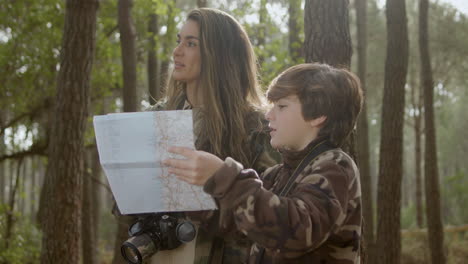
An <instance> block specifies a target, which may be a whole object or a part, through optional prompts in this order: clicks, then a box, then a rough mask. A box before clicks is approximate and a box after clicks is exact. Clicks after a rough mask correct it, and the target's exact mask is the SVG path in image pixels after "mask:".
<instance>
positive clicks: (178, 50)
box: [172, 44, 183, 57]
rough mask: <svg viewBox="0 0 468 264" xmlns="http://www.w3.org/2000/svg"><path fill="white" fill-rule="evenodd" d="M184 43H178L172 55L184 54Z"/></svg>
mask: <svg viewBox="0 0 468 264" xmlns="http://www.w3.org/2000/svg"><path fill="white" fill-rule="evenodd" d="M181 46H182V45H181V44H177V46H176V47H175V48H174V50H173V51H172V55H173V56H174V57H175V56H181V55H182V54H183V51H182V47H181Z"/></svg>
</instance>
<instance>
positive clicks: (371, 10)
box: [0, 0, 468, 264]
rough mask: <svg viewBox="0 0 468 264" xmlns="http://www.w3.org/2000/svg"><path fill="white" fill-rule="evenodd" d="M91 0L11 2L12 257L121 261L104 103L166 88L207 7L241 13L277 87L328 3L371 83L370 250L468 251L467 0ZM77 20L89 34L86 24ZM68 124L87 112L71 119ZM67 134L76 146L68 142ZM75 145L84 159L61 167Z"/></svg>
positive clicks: (361, 151) (6, 235) (0, 202)
mask: <svg viewBox="0 0 468 264" xmlns="http://www.w3.org/2000/svg"><path fill="white" fill-rule="evenodd" d="M80 2H81V3H78V2H77V1H71V0H68V1H59V0H36V1H30V0H28V1H13V0H5V1H3V2H2V4H1V6H2V7H1V8H0V69H1V70H0V95H1V96H0V263H11V264H16V263H47V262H46V261H45V259H47V258H46V257H44V255H47V254H51V252H52V251H56V252H57V254H60V255H61V256H62V261H60V262H57V263H91V264H94V263H123V262H122V260H121V258H120V252H118V251H117V250H116V249H117V248H118V246H120V243H122V240H121V238H122V235H121V234H120V240H119V239H117V237H119V235H118V233H119V232H118V231H119V226H118V224H117V221H116V219H115V217H114V216H113V215H112V213H111V210H112V206H113V201H112V193H111V192H110V189H109V187H108V184H107V182H106V178H105V176H104V175H103V174H102V171H101V169H100V165H99V158H98V156H97V152H96V147H95V142H94V132H93V127H92V117H93V116H94V115H99V114H105V113H111V112H123V111H142V110H144V109H145V108H146V107H147V106H149V105H150V104H154V102H155V100H157V99H159V98H161V95H162V87H163V84H164V81H165V76H166V73H167V71H168V68H169V67H171V54H172V49H173V48H174V47H175V45H176V34H177V32H178V29H179V28H180V26H181V24H182V23H183V22H184V20H185V15H186V14H187V12H188V11H189V10H191V9H193V8H196V7H197V6H208V7H213V8H219V9H221V10H224V11H226V12H228V13H230V14H231V15H233V16H234V17H235V18H236V19H238V20H239V21H240V22H241V23H242V24H243V25H244V27H245V28H246V30H247V32H248V34H249V36H250V38H251V42H252V43H253V45H254V46H255V51H256V54H257V56H258V58H259V64H260V66H261V74H260V75H261V80H262V86H263V88H266V86H267V85H268V83H269V82H270V81H271V79H272V78H273V77H274V76H276V75H277V74H278V73H279V72H281V71H282V70H284V69H286V68H287V67H289V66H291V65H293V64H296V63H300V62H304V61H312V60H314V59H315V58H314V56H313V52H311V51H310V49H311V48H314V46H313V45H311V44H310V43H311V42H310V41H309V40H308V36H310V35H308V33H307V30H305V29H304V28H306V29H307V27H309V28H310V25H312V24H313V23H318V21H319V20H320V19H322V20H320V21H322V22H323V21H325V24H326V23H330V24H331V23H332V22H330V21H328V22H327V20H326V19H327V17H326V16H325V18H323V17H321V18H320V17H318V18H317V17H314V16H313V15H314V12H315V11H310V10H311V9H310V8H311V7H312V8H313V7H314V6H315V7H317V6H318V5H323V6H324V8H329V9H328V10H339V8H338V7H339V6H344V7H345V9H346V11H345V12H344V13H341V17H338V18H336V19H337V20H340V21H342V22H343V23H344V25H345V26H346V27H347V28H348V29H349V31H348V32H347V33H348V34H349V36H345V37H348V38H349V39H350V40H351V42H350V43H349V45H350V47H351V48H352V51H353V56H352V57H351V63H350V68H351V70H352V71H354V72H356V73H358V74H359V76H360V77H361V79H362V80H363V84H364V85H365V89H366V111H365V112H364V113H363V115H362V116H361V120H360V122H359V125H358V128H357V133H356V142H357V144H356V147H355V148H356V151H357V153H358V161H359V166H360V168H361V172H362V174H363V175H362V177H363V178H362V182H363V198H364V213H365V219H366V228H365V230H366V231H365V237H366V241H367V248H368V252H369V255H370V256H369V261H370V262H369V263H408V264H409V263H431V262H432V263H434V264H436V263H437V264H438V263H441V264H443V263H452V264H455V263H467V262H468V210H467V204H468V162H466V160H467V157H468V139H467V132H466V131H468V122H467V121H466V119H465V118H466V117H465V114H464V113H467V112H468V104H467V103H466V102H467V101H468V89H467V87H468V78H467V77H466V76H467V75H466V73H467V72H468V59H467V58H468V17H467V16H468V15H467V14H466V13H462V12H461V11H459V10H457V9H456V8H455V7H453V6H451V5H450V4H447V3H446V2H442V1H427V0H426V1H424V0H408V1H404V0H394V1H391V0H389V4H390V5H388V4H387V8H386V3H385V1H376V0H352V1H350V2H348V1H345V0H342V1H340V0H322V1H320V0H315V1H312V0H310V1H301V0H268V1H267V0H257V1H243V0H236V1H216V2H215V1H186V0H177V1H176V0H166V1H162V0H134V1H131V0H120V1H112V0H100V1H99V7H98V5H97V1H96V0H87V1H80ZM132 3H133V5H132ZM398 4H399V6H398ZM425 4H426V5H427V4H429V5H428V9H426V11H424V8H426V7H427V6H426V7H425ZM334 5H336V6H334ZM391 5H393V6H391ZM315 10H318V9H317V8H316V9H315ZM427 10H428V13H427ZM73 12H75V14H73ZM424 12H426V13H424ZM330 13H331V14H332V15H333V11H332V12H330ZM327 14H328V13H327ZM343 14H344V15H346V16H348V15H349V18H348V17H343ZM422 14H426V15H427V17H426V19H424V16H423V15H422ZM315 15H317V14H315ZM304 19H305V20H304ZM323 19H325V20H323ZM328 19H330V17H328ZM392 19H393V20H392ZM405 19H407V22H406V20H405ZM304 21H308V23H309V24H310V25H309V24H307V23H306V24H304ZM389 21H393V22H392V23H389ZM424 21H426V22H427V27H426V29H428V34H426V35H425V34H423V32H424V28H425V27H424V23H425V22H424ZM77 25H83V26H86V30H88V31H87V34H88V35H79V34H73V32H74V31H73V30H75V32H78V31H76V26H77ZM342 25H343V24H342ZM74 26H75V28H74ZM395 27H400V28H399V29H400V30H398V29H396V28H395ZM398 32H399V34H400V35H398V34H395V35H392V34H394V33H398ZM309 34H310V33H309ZM318 34H319V35H320V34H322V35H323V36H326V35H327V34H328V32H327V31H323V32H319V33H318ZM330 34H331V32H330ZM93 35H95V38H93V37H92V36H93ZM80 36H81V37H80ZM89 36H91V37H89ZM406 38H407V40H408V41H406ZM307 43H309V44H307ZM405 43H406V44H408V45H407V46H405ZM80 45H81V46H80ZM399 45H402V46H399ZM343 46H345V44H343ZM80 47H85V48H83V49H81V48H80ZM424 47H426V48H424ZM308 49H309V51H308ZM62 52H63V53H62ZM316 52H320V49H316ZM311 53H312V55H310V54H311ZM93 54H94V56H93ZM429 54H430V56H429ZM349 55H350V54H349ZM429 58H430V60H429ZM324 61H327V60H324ZM75 62H76V63H75ZM427 63H429V64H427ZM91 64H92V65H91ZM345 64H346V63H345ZM392 65H393V66H392ZM428 65H429V68H428ZM91 66H92V67H91ZM430 66H431V67H430ZM73 67H75V68H76V67H78V68H79V69H80V70H79V71H75V73H77V72H78V73H79V74H75V75H73V70H70V69H73ZM392 67H393V69H394V73H392V72H391V69H392ZM398 71H399V73H398ZM392 74H393V75H392ZM398 74H400V75H398ZM392 76H393V77H392ZM395 76H396V77H395ZM392 80H396V82H392ZM399 83H400V84H399ZM67 85H68V86H70V87H72V86H76V87H75V88H77V89H75V90H72V89H71V90H68V91H69V92H67V90H66V89H62V88H64V87H67ZM392 87H394V89H393V90H392ZM397 88H398V89H397ZM60 91H62V92H60ZM71 91H75V92H71ZM83 91H84V92H83ZM386 91H387V92H386ZM392 91H393V92H392ZM397 91H400V92H399V93H398V94H397ZM432 95H433V97H432V98H431V96H432ZM77 105H81V106H85V108H86V111H78V110H77V109H79V108H73V107H74V106H77ZM68 106H70V108H67V107H68ZM61 107H62V108H61ZM61 109H62V110H63V109H68V110H67V111H70V112H69V113H71V114H68V113H67V112H66V111H65V110H64V111H61ZM386 113H388V114H386ZM392 113H394V115H392ZM431 116H432V118H433V119H431ZM54 120H55V121H54ZM68 123H72V125H73V124H74V125H75V126H65V127H61V125H64V124H68ZM393 129H396V130H399V131H397V132H396V133H395V132H392V131H393ZM61 131H62V132H61ZM81 132H82V133H81ZM80 133H81V134H80ZM67 140H68V141H73V142H74V145H67V147H66V149H68V151H66V150H63V151H62V152H60V151H58V149H60V148H61V147H63V148H65V147H64V145H63V144H62V143H61V142H67ZM54 142H55V143H54ZM393 147H396V148H393ZM75 150H76V151H75ZM77 157H78V158H77ZM80 157H82V158H80ZM66 159H69V160H72V162H71V163H70V164H74V165H73V166H77V167H73V166H69V167H67V166H65V167H64V166H62V167H60V166H58V165H57V166H58V167H57V166H54V165H55V164H61V163H60V162H57V160H66ZM81 163H83V164H84V169H83V170H81V169H79V168H81V167H80V164H81ZM74 168H78V169H74ZM67 169H68V170H67ZM71 169H73V170H71ZM70 170H71V171H70ZM62 172H63V173H62ZM64 179H68V180H64ZM61 183H63V184H61ZM439 198H440V199H439ZM78 218H79V219H78ZM80 222H81V223H82V224H80ZM428 227H429V228H428ZM428 229H429V232H428ZM121 230H122V228H120V231H121ZM395 230H396V232H395ZM400 231H401V232H400ZM400 235H401V236H400ZM124 239H125V230H124ZM70 241H75V242H73V243H71V242H70ZM434 241H439V243H440V244H437V242H434ZM441 243H443V245H442V244H441ZM61 244H66V246H64V247H61ZM437 248H440V251H438V250H437ZM389 254H391V255H393V256H388V255H389ZM73 256H74V257H73ZM114 256H115V257H114ZM376 256H377V258H376ZM49 259H53V257H51V258H49ZM41 260H42V261H41Z"/></svg>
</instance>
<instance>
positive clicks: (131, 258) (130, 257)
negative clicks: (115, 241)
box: [120, 242, 142, 264]
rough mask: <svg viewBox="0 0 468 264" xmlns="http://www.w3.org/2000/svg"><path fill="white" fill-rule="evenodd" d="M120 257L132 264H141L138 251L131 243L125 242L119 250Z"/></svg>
mask: <svg viewBox="0 0 468 264" xmlns="http://www.w3.org/2000/svg"><path fill="white" fill-rule="evenodd" d="M120 251H121V253H122V256H123V257H124V259H125V260H126V261H128V262H129V263H132V264H141V263H142V257H141V254H140V252H139V251H138V249H137V248H136V247H135V246H134V245H133V244H131V243H129V242H125V243H123V245H122V247H121V248H120Z"/></svg>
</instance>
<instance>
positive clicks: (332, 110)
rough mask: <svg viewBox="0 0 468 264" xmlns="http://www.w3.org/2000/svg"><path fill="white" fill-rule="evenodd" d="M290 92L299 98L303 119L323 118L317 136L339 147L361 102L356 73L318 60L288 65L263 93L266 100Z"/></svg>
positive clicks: (359, 86) (351, 125)
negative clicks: (325, 138) (265, 94)
mask: <svg viewBox="0 0 468 264" xmlns="http://www.w3.org/2000/svg"><path fill="white" fill-rule="evenodd" d="M290 95H296V96H297V97H298V98H299V101H300V102H301V104H302V115H303V117H304V119H305V120H312V119H315V118H318V117H320V116H326V117H327V119H326V120H325V123H324V125H323V126H322V128H321V129H320V131H319V136H328V137H329V139H330V141H331V142H332V143H334V144H335V145H337V146H341V145H342V144H343V143H344V141H345V140H346V138H347V137H348V135H349V134H350V133H351V131H352V130H353V128H354V125H355V123H356V119H357V116H358V114H359V112H360V111H361V107H362V102H363V93H362V89H361V85H360V81H359V78H358V77H357V76H356V75H354V74H353V73H351V72H350V71H348V70H346V69H337V68H334V67H332V66H329V65H327V64H320V63H304V64H299V65H296V66H293V67H290V68H288V69H287V70H285V71H284V72H282V73H281V74H280V75H278V77H276V78H275V79H274V80H273V81H272V82H271V84H270V86H269V88H268V92H267V98H268V100H269V101H270V102H276V101H278V100H279V99H281V98H283V97H287V96H290Z"/></svg>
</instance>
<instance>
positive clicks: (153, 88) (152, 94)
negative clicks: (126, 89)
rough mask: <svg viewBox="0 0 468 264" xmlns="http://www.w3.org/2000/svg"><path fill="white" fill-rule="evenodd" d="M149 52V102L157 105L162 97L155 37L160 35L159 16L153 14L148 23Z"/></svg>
mask: <svg viewBox="0 0 468 264" xmlns="http://www.w3.org/2000/svg"><path fill="white" fill-rule="evenodd" d="M148 32H149V51H148V90H149V98H148V100H149V102H150V104H152V105H153V104H155V103H156V102H157V101H158V100H159V99H160V98H161V96H162V91H160V90H159V89H158V88H159V85H158V83H159V82H158V81H159V80H158V57H157V51H158V47H157V46H156V40H155V37H156V36H157V35H158V15H157V14H151V15H150V16H149V21H148Z"/></svg>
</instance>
